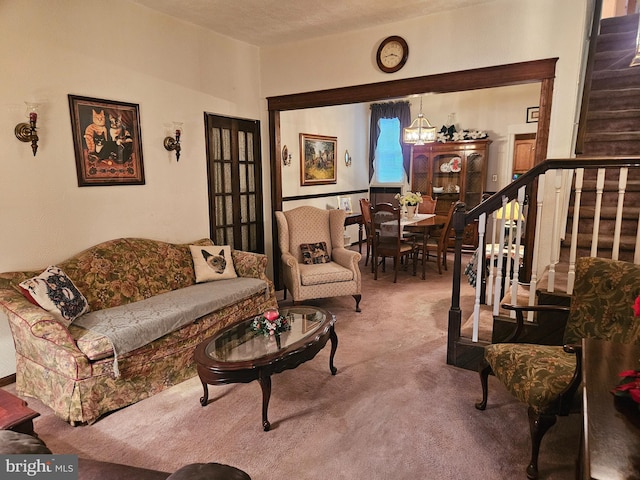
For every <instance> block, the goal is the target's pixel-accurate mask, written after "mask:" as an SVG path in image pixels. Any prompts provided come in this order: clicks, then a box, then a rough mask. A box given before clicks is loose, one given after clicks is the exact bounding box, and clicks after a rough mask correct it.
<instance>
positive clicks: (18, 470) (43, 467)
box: [0, 455, 78, 480]
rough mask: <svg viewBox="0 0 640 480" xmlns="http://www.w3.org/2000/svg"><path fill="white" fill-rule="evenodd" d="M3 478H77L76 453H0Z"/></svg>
mask: <svg viewBox="0 0 640 480" xmlns="http://www.w3.org/2000/svg"><path fill="white" fill-rule="evenodd" d="M0 478H2V479H3V480H4V479H6V480H22V479H36V480H40V479H47V480H78V456H77V455H0Z"/></svg>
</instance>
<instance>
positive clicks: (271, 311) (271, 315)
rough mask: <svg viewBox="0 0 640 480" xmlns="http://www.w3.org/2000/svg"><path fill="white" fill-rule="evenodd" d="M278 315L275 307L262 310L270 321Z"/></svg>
mask: <svg viewBox="0 0 640 480" xmlns="http://www.w3.org/2000/svg"><path fill="white" fill-rule="evenodd" d="M279 317H280V312H278V310H276V309H275V308H270V309H269V310H267V311H266V312H264V318H266V319H267V320H269V321H270V322H273V321H275V320H277V319H278V318H279Z"/></svg>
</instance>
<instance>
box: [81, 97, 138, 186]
mask: <svg viewBox="0 0 640 480" xmlns="http://www.w3.org/2000/svg"><path fill="white" fill-rule="evenodd" d="M69 109H70V111H71V131H72V134H73V147H74V150H75V155H76V171H77V174H78V186H79V187H88V186H99V185H144V166H143V163H142V139H141V137H140V113H139V109H138V105H137V104H134V103H124V102H115V101H113V100H100V99H98V98H89V97H79V96H76V95H69Z"/></svg>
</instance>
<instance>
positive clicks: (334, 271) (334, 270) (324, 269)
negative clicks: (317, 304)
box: [299, 262, 353, 285]
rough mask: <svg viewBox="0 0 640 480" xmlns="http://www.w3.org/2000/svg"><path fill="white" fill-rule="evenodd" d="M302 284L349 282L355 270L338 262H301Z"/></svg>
mask: <svg viewBox="0 0 640 480" xmlns="http://www.w3.org/2000/svg"><path fill="white" fill-rule="evenodd" d="M299 268H300V281H301V282H302V285H322V284H323V283H335V282H349V281H351V280H353V272H352V271H351V270H349V269H348V268H344V267H343V266H341V265H339V264H337V263H336V262H329V263H320V264H316V265H305V264H304V263H301V264H299Z"/></svg>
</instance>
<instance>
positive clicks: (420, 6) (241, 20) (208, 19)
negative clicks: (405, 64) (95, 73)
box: [132, 0, 494, 46]
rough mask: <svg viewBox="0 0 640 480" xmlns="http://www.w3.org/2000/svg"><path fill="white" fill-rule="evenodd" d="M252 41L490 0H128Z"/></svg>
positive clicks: (270, 41)
mask: <svg viewBox="0 0 640 480" xmlns="http://www.w3.org/2000/svg"><path fill="white" fill-rule="evenodd" d="M132 1H133V3H137V4H139V5H144V6H146V7H148V8H150V9H153V10H157V11H159V12H163V13H165V14H167V15H170V16H172V17H175V18H179V19H181V20H184V21H187V22H190V23H194V24H196V25H200V26H202V27H205V28H207V29H209V30H213V31H214V32H217V33H220V34H222V35H226V36H228V37H231V38H234V39H236V40H241V41H244V42H247V43H250V44H253V45H257V46H266V45H275V44H279V43H286V42H294V41H298V40H302V39H305V38H312V37H322V36H325V35H332V34H336V33H340V32H344V31H352V30H361V29H364V28H368V27H373V26H376V25H384V24H387V23H393V22H397V21H401V20H406V19H409V18H413V17H416V16H423V15H429V14H433V13H437V12H442V11H446V10H455V9H458V8H463V7H467V6H469V5H477V4H481V3H489V2H491V1H494V0H321V1H318V0H132Z"/></svg>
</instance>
